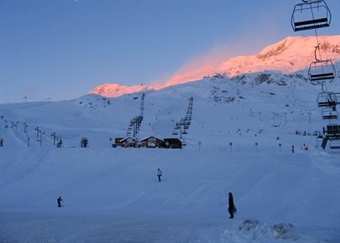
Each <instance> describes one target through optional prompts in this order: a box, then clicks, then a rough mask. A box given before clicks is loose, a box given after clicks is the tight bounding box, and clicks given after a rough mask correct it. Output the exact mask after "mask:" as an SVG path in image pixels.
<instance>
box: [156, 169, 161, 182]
mask: <svg viewBox="0 0 340 243" xmlns="http://www.w3.org/2000/svg"><path fill="white" fill-rule="evenodd" d="M157 176H158V181H161V176H162V171H161V170H160V169H159V168H158V170H157Z"/></svg>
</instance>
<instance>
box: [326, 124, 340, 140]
mask: <svg viewBox="0 0 340 243" xmlns="http://www.w3.org/2000/svg"><path fill="white" fill-rule="evenodd" d="M323 133H324V134H325V135H326V137H328V138H333V139H334V138H338V139H340V125H338V124H328V125H327V127H326V129H325V128H323Z"/></svg>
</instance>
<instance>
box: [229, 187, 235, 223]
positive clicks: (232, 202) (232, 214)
mask: <svg viewBox="0 0 340 243" xmlns="http://www.w3.org/2000/svg"><path fill="white" fill-rule="evenodd" d="M234 210H235V205H234V197H233V194H232V193H231V192H229V207H228V212H229V214H230V217H229V218H230V219H232V218H234Z"/></svg>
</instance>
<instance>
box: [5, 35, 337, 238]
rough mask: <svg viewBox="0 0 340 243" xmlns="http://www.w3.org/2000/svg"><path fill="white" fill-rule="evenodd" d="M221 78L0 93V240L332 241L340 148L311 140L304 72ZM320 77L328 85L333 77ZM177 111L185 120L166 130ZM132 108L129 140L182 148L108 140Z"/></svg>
mask: <svg viewBox="0 0 340 243" xmlns="http://www.w3.org/2000/svg"><path fill="white" fill-rule="evenodd" d="M287 41H288V40H287ZM285 45H286V44H285ZM283 49H285V48H283V47H282V48H278V47H276V49H275V48H274V49H272V48H270V49H269V50H267V51H263V52H262V54H261V55H260V56H259V55H257V57H254V58H258V59H259V60H262V62H265V61H268V62H269V60H271V59H272V60H275V55H272V54H271V53H273V52H272V51H270V50H277V51H278V50H283ZM286 51H288V50H286ZM264 56H266V58H263V57H264ZM306 63H307V62H306ZM254 65H255V64H253V65H251V66H254ZM259 66H263V65H262V64H261V65H259ZM287 66H296V65H290V64H287ZM235 70H236V69H235ZM254 70H255V69H254ZM298 70H299V69H298ZM228 75H229V74H225V73H221V72H218V73H213V74H209V75H208V76H206V77H205V78H203V79H201V80H198V81H196V82H184V83H182V84H177V85H169V86H168V87H164V88H162V89H159V90H153V89H149V90H148V89H145V90H143V92H136V91H137V90H138V89H136V90H135V91H134V93H132V94H125V95H121V96H119V97H114V98H108V97H104V96H101V95H97V94H88V95H84V96H82V97H79V98H77V99H73V100H67V101H59V102H48V101H45V102H27V103H26V102H25V103H12V104H0V139H2V140H3V147H0V242H6V243H14V242H17V243H21V242H34V243H43V242H55V243H69V242H76V243H86V242H100V243H122V242H131V243H137V242H141V243H144V242H145V243H149V242H160V243H173V242H176V243H177V242H193V243H211V242H214V243H224V242H231V243H236V242H238V243H246V242H255V243H263V242H266V243H267V242H271V243H275V242H277V243H283V242H299V243H300V242H302V243H317V242H318V243H330V242H332V243H333V242H334V243H335V242H339V241H340V233H339V232H340V218H339V215H340V185H339V181H340V180H339V178H340V163H339V161H340V153H339V150H336V149H331V148H330V146H329V144H330V142H332V143H333V142H335V143H337V144H336V146H340V143H339V142H340V141H330V142H329V143H328V144H327V147H326V149H322V148H321V147H320V143H321V141H320V139H318V137H317V135H318V134H319V133H322V128H323V127H325V126H326V125H327V124H329V120H323V119H322V118H321V114H322V112H323V108H319V107H318V106H317V97H318V95H319V94H320V93H321V92H322V89H321V86H320V85H313V84H311V83H310V82H309V80H308V79H307V77H306V70H302V71H298V72H295V73H289V72H287V73H283V72H277V71H273V70H267V71H264V72H262V71H261V72H253V73H246V74H239V75H235V76H233V77H229V76H228ZM144 88H145V87H143V89H144ZM326 88H327V89H328V90H330V91H333V92H338V93H340V85H339V80H334V81H333V82H332V83H328V82H327V85H326V86H324V89H326ZM115 89H117V90H119V89H120V87H115ZM104 91H105V90H104ZM121 94H123V92H122V93H121ZM143 94H144V95H143ZM143 97H145V99H143ZM191 98H192V99H191ZM190 101H193V103H192V107H191V109H189V108H190ZM189 111H190V112H189ZM188 112H189V113H190V118H191V120H190V125H189V126H188V127H187V128H185V127H184V125H183V127H182V128H183V129H182V130H181V132H180V133H174V130H176V127H177V125H178V122H179V121H181V120H183V118H184V117H186V116H187V115H188ZM141 115H142V116H143V119H142V122H141V124H140V126H139V132H138V133H137V134H136V136H135V137H136V138H137V139H138V141H141V140H143V139H144V138H147V137H150V136H153V137H156V138H158V139H161V140H162V139H165V138H178V139H180V140H181V141H182V142H183V144H185V146H183V148H182V149H164V148H122V147H116V148H114V147H112V144H113V143H114V141H115V138H124V137H126V136H127V133H128V131H129V128H130V124H131V120H133V119H135V118H136V117H139V116H141ZM332 122H333V123H334V124H339V123H340V121H339V119H338V120H333V121H332ZM184 129H185V132H184ZM177 131H178V130H177ZM84 137H85V138H87V139H88V147H87V148H83V147H81V146H80V144H81V141H82V139H83V138H84ZM60 139H61V140H62V145H61V146H60V147H57V146H56V142H58V141H60ZM336 146H335V147H336ZM157 168H160V169H161V170H162V171H163V176H162V181H161V182H159V181H158V180H157V176H156V173H157ZM229 192H232V193H233V194H234V201H235V204H236V207H237V212H236V215H235V218H234V219H229V214H228V193H229ZM59 196H61V197H62V198H63V200H64V201H63V202H62V205H63V207H61V208H58V207H57V201H56V199H57V198H58V197H59Z"/></svg>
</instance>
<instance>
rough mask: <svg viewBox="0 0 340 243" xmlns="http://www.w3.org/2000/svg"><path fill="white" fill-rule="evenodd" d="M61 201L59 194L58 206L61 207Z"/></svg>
mask: <svg viewBox="0 0 340 243" xmlns="http://www.w3.org/2000/svg"><path fill="white" fill-rule="evenodd" d="M62 201H63V199H62V198H61V197H60V196H59V197H58V198H57V202H58V208H60V207H61V202H62Z"/></svg>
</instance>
